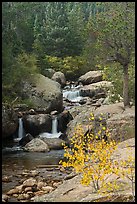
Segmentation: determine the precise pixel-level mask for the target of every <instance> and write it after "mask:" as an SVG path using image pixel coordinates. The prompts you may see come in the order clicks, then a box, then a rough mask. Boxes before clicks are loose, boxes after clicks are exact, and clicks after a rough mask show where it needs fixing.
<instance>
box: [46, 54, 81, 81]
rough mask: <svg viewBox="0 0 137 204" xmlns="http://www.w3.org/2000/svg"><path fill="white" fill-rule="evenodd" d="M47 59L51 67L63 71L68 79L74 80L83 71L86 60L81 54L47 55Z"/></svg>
mask: <svg viewBox="0 0 137 204" xmlns="http://www.w3.org/2000/svg"><path fill="white" fill-rule="evenodd" d="M45 60H46V62H48V66H49V67H50V68H52V69H54V70H55V71H61V72H63V73H64V74H65V76H66V78H67V79H68V80H74V79H76V78H78V77H79V76H80V75H81V74H82V73H83V65H84V63H85V61H84V59H83V58H82V57H81V56H76V57H71V56H69V57H65V58H60V57H51V56H46V58H45Z"/></svg>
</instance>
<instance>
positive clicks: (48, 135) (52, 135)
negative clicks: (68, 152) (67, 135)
mask: <svg viewBox="0 0 137 204" xmlns="http://www.w3.org/2000/svg"><path fill="white" fill-rule="evenodd" d="M57 128H58V120H57V117H54V118H52V130H51V133H48V132H43V133H40V134H39V137H40V138H44V137H46V138H59V136H60V135H61V134H62V133H61V132H58V129H57Z"/></svg>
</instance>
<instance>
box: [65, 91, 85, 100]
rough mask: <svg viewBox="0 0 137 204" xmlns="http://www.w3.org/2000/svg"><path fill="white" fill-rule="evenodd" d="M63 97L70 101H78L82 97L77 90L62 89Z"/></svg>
mask: <svg viewBox="0 0 137 204" xmlns="http://www.w3.org/2000/svg"><path fill="white" fill-rule="evenodd" d="M63 97H64V98H66V99H68V100H69V101H71V102H79V101H80V100H81V99H82V97H81V96H80V91H79V90H73V91H64V92H63Z"/></svg>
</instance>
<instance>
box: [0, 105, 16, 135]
mask: <svg viewBox="0 0 137 204" xmlns="http://www.w3.org/2000/svg"><path fill="white" fill-rule="evenodd" d="M17 128H18V116H17V114H16V112H15V111H14V110H13V109H11V108H10V107H7V106H5V105H2V138H3V139H5V138H9V137H10V136H11V135H12V134H13V133H15V131H16V130H17Z"/></svg>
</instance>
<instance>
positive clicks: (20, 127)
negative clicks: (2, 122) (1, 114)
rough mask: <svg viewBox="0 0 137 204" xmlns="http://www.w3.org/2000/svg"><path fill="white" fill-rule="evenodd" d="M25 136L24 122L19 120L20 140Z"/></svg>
mask: <svg viewBox="0 0 137 204" xmlns="http://www.w3.org/2000/svg"><path fill="white" fill-rule="evenodd" d="M23 134H24V131H23V121H22V118H19V129H18V138H19V139H22V138H23Z"/></svg>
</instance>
